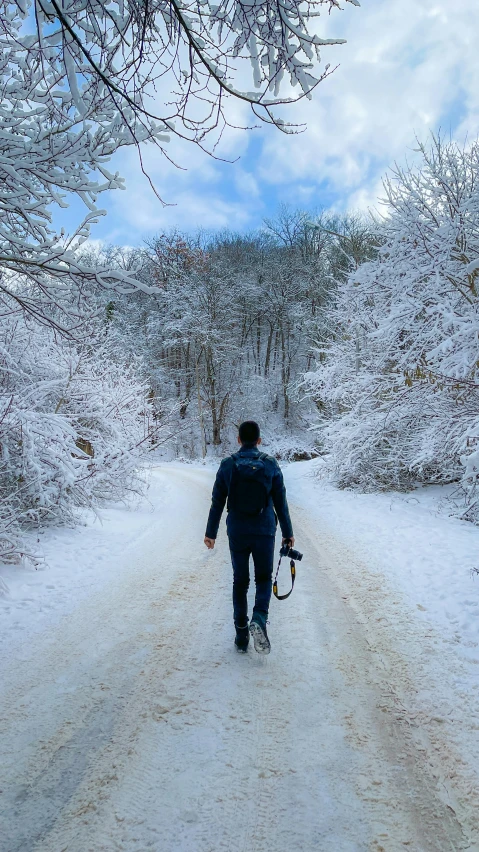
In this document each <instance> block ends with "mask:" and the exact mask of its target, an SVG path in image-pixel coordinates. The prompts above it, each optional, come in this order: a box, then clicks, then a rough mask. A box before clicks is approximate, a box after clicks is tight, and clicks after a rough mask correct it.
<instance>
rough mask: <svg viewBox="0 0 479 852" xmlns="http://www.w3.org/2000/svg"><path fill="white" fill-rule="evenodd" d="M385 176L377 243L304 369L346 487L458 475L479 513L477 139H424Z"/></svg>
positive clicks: (469, 510)
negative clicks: (412, 163) (413, 157)
mask: <svg viewBox="0 0 479 852" xmlns="http://www.w3.org/2000/svg"><path fill="white" fill-rule="evenodd" d="M420 154H421V157H422V162H421V164H420V166H419V167H418V168H406V169H402V168H398V167H396V169H395V171H394V172H393V173H392V175H391V176H390V177H389V179H388V180H387V181H386V183H385V189H386V199H385V204H386V215H385V217H384V218H383V219H382V220H381V221H380V222H378V223H377V242H378V245H379V246H380V248H379V249H378V251H377V256H376V258H375V259H373V260H372V261H369V262H367V263H364V264H362V265H361V266H360V267H359V268H358V269H357V270H356V271H354V272H353V273H352V274H351V275H350V276H349V278H348V279H347V280H346V281H343V282H339V285H338V295H337V300H336V304H335V306H334V308H332V309H331V312H330V319H331V321H332V322H334V325H335V333H334V336H333V338H332V339H331V340H330V342H329V344H328V345H327V346H325V347H324V348H323V349H322V351H320V352H318V363H317V369H316V370H315V371H313V372H311V373H309V374H308V375H307V376H306V384H307V386H308V387H309V390H310V392H311V394H312V395H313V397H314V399H315V401H316V404H317V407H318V411H319V414H320V427H319V436H318V437H319V441H320V443H321V444H322V446H323V448H324V450H325V451H327V452H328V454H329V455H328V464H329V467H330V469H331V470H332V471H333V473H334V475H335V478H336V481H337V482H338V483H339V484H340V485H342V486H355V485H357V486H360V487H362V488H367V489H376V488H409V487H411V486H412V485H413V484H414V482H416V481H421V482H425V483H432V482H435V483H440V482H450V481H455V480H457V481H460V483H461V487H462V488H463V489H464V492H465V495H466V510H465V513H464V516H466V517H469V518H471V519H474V520H476V521H478V520H479V501H478V498H479V495H478V494H477V488H478V477H479V381H478V378H479V334H478V329H479V323H478V319H479V317H478V291H477V283H478V276H479V183H478V178H479V144H478V143H475V144H474V145H471V146H470V147H468V148H465V149H460V148H459V147H458V146H457V145H456V144H454V143H450V144H443V142H442V141H441V140H440V139H436V140H434V141H433V144H432V145H431V146H430V148H429V149H427V148H425V147H423V146H421V148H420Z"/></svg>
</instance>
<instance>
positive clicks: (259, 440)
mask: <svg viewBox="0 0 479 852" xmlns="http://www.w3.org/2000/svg"><path fill="white" fill-rule="evenodd" d="M260 444H261V438H258V440H257V442H256V445H257V446H258V447H259V445H260Z"/></svg>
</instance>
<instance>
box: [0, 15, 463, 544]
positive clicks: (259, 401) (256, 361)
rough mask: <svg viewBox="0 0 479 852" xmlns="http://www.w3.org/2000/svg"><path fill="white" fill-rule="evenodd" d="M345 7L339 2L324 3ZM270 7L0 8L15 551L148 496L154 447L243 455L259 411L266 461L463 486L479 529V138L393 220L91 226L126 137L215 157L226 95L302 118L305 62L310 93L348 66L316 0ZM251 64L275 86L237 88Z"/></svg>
mask: <svg viewBox="0 0 479 852" xmlns="http://www.w3.org/2000/svg"><path fill="white" fill-rule="evenodd" d="M350 2H351V3H353V4H354V5H357V3H356V0H350ZM154 5H155V4H154ZM322 5H325V6H327V7H328V10H329V11H332V10H334V9H335V7H336V6H337V5H338V4H337V3H335V2H328V3H324V2H323V0H321V2H319V3H316V4H310V6H311V9H310V12H311V16H313V15H314V9H313V7H314V6H322ZM286 7H287V12H286V11H285V9H286ZM255 8H256V7H254V6H244V5H242V4H240V3H237V4H232V5H231V6H230V5H227V6H224V7H223V6H214V7H213V6H211V9H210V11H209V13H208V15H207V16H206V17H205V15H206V12H205V9H206V5H205V9H203V6H202V7H196V6H195V5H194V4H184V8H183V7H180V6H178V7H177V6H176V5H174V4H173V5H172V4H166V5H164V6H162V5H161V4H156V5H155V9H154V10H153V9H152V10H150V12H149V13H146V12H145V14H143V11H142V9H141V8H140V7H139V6H136V5H135V4H129V3H127V4H116V3H112V4H109V6H108V8H107V5H105V4H102V3H99V2H89V3H87V4H84V3H80V2H71V3H68V4H63V5H62V7H59V6H58V5H57V3H56V2H55V0H50V2H48V3H35V4H34V7H30V6H29V5H28V4H25V5H23V4H9V3H4V4H2V15H1V20H2V30H1V38H2V49H3V52H4V53H3V55H4V63H3V66H2V71H1V73H2V75H3V93H4V104H3V107H2V118H1V121H2V133H1V134H0V170H1V176H2V190H1V196H0V197H1V205H2V213H1V220H0V240H1V255H0V264H1V272H0V276H1V277H0V299H1V304H2V312H1V316H0V340H1V364H2V370H1V400H0V411H1V414H0V445H1V469H0V492H1V504H0V505H1V512H0V522H1V530H0V541H1V548H2V557H3V558H4V559H6V560H9V559H16V558H18V557H19V555H21V554H23V553H24V545H23V544H22V532H23V531H24V530H25V529H32V528H35V527H38V526H42V525H45V524H64V523H73V522H74V521H75V519H76V518H77V510H78V509H82V508H86V507H88V508H94V507H95V506H97V505H98V504H99V503H100V502H101V501H104V500H111V499H114V500H119V499H123V498H125V497H128V495H132V494H138V493H141V491H142V489H143V488H144V483H143V479H144V476H143V472H144V469H145V466H147V465H148V460H149V459H152V458H158V457H159V455H161V457H163V458H179V457H180V458H183V459H190V460H191V459H196V458H200V459H201V458H205V457H207V456H208V457H213V458H216V457H220V456H221V455H224V454H226V453H228V452H230V451H231V449H232V448H233V447H234V443H235V438H236V429H237V426H238V423H239V422H240V421H241V420H242V419H245V418H253V417H254V419H257V420H259V421H260V422H261V425H262V429H263V434H264V440H265V446H266V448H267V449H268V450H269V452H271V453H273V454H274V455H276V456H277V457H278V458H279V459H283V460H290V459H303V458H310V457H311V456H312V455H318V456H321V457H322V458H323V460H324V468H323V469H324V471H325V474H328V475H329V476H331V478H332V480H333V481H334V482H335V483H336V484H337V485H339V486H340V487H356V488H361V489H366V490H376V489H381V490H383V489H400V490H405V489H410V488H414V486H415V484H416V483H422V484H428V483H436V484H437V483H455V484H456V485H457V488H456V490H455V491H454V494H455V499H456V502H455V508H454V511H456V512H458V513H459V514H460V515H461V517H464V518H466V519H468V520H472V521H478V520H479V494H478V493H477V476H478V465H479V455H478V453H479V449H478V441H479V396H478V391H477V389H478V378H477V371H478V367H479V352H478V334H477V320H476V311H477V286H476V281H477V276H478V275H479V241H478V240H479V187H478V166H479V145H478V144H476V143H474V144H472V143H469V144H468V145H467V146H465V147H464V148H461V147H460V146H458V145H457V144H455V143H454V142H447V141H445V140H444V139H442V138H441V137H437V138H436V137H433V138H432V139H431V141H430V142H426V143H425V144H423V145H419V148H418V150H417V151H416V152H415V155H414V158H413V163H412V164H411V166H408V167H406V166H404V167H403V166H396V167H394V168H392V170H391V172H390V173H389V175H387V176H386V178H385V182H384V197H383V198H382V199H381V200H380V202H379V203H378V211H379V212H377V213H375V214H374V215H373V214H365V213H358V212H357V211H354V210H352V211H346V212H344V211H343V212H338V211H337V210H332V211H331V210H327V209H326V210H324V209H321V205H320V204H318V205H317V206H316V208H315V209H311V210H303V209H294V208H292V207H287V206H283V207H281V208H280V209H279V210H278V211H277V213H276V215H275V216H273V217H272V218H269V219H265V221H264V223H263V225H262V227H260V228H259V229H257V230H256V231H253V232H251V233H244V232H234V231H233V230H232V231H220V232H212V231H205V230H201V229H198V230H197V231H196V232H194V233H192V232H180V231H178V230H173V229H171V230H166V231H165V232H164V233H159V234H157V236H156V237H154V238H148V239H147V240H145V241H144V243H143V244H142V245H140V246H137V247H133V248H132V247H130V246H123V245H98V242H97V241H92V240H91V237H92V232H91V226H92V225H94V224H95V222H97V221H98V217H99V216H100V215H103V212H104V211H102V210H100V209H99V208H98V206H97V202H98V198H99V197H100V196H101V194H102V193H104V192H106V191H111V190H115V189H119V188H121V187H122V178H121V176H120V175H119V174H118V173H116V172H112V171H110V170H109V168H108V167H107V164H108V163H109V162H110V160H112V158H114V154H115V152H116V151H118V150H119V149H121V148H122V147H124V146H128V145H130V146H133V147H136V148H137V150H138V156H139V157H141V144H143V143H148V144H154V145H156V146H157V148H158V152H159V155H161V156H163V155H166V156H169V154H168V151H167V146H168V144H170V142H171V140H172V139H173V142H174V140H175V138H181V139H182V140H184V139H186V140H187V141H189V142H190V143H191V144H192V145H200V146H202V147H206V148H207V140H208V138H209V134H212V135H213V137H214V139H215V140H217V139H218V138H220V137H221V133H222V132H223V130H224V129H225V128H227V127H228V123H229V119H228V111H227V109H226V107H225V102H227V100H228V98H230V99H234V98H242V99H243V100H244V101H246V102H247V103H248V104H249V106H250V107H251V109H252V111H253V113H254V115H255V116H256V117H259V119H260V120H264V121H267V122H269V123H273V124H274V125H276V128H277V131H278V132H286V133H288V132H295V128H294V126H291V127H290V126H288V125H287V124H286V123H285V122H284V120H283V119H282V118H279V117H278V115H277V112H276V111H277V109H280V108H281V107H283V106H284V105H285V104H287V103H288V98H281V96H280V94H279V92H280V84H281V85H283V83H284V81H283V83H282V80H283V77H284V78H285V80H286V81H287V82H288V85H289V86H292V85H299V88H300V91H301V94H300V95H299V97H300V98H302V97H309V96H310V95H311V91H312V89H313V88H315V86H316V85H317V84H318V83H319V82H322V81H323V80H324V79H325V78H326V77H327V76H328V73H329V70H328V66H326V68H325V70H324V71H319V72H318V73H317V74H316V76H314V75H313V73H312V70H313V69H314V65H315V63H316V64H317V62H318V61H319V58H320V49H322V48H323V47H324V46H325V45H328V46H334V45H335V44H337V43H339V41H338V40H332V39H326V40H324V39H323V40H322V39H320V38H319V37H318V36H316V35H315V36H309V35H308V32H307V29H306V26H307V23H308V17H307V16H306V17H305V16H304V14H303V13H302V12H301V11H300V9H299V5H297V4H296V3H294V2H291V3H290V4H286V6H285V5H283V4H279V5H278V6H275V5H274V4H273V5H272V7H271V18H270V19H268V20H269V24H268V26H266V23H265V22H264V21H263V19H262V18H261V14H260V13H259V12H258V13H255V11H254V10H255ZM33 12H34V13H35V14H33ZM255 14H257V17H255ZM275 16H276V17H275ZM278 20H280V21H281V27H280V29H278V27H277V26H276V24H277V21H278ZM225 28H226V30H227V31H228V32H229V36H230V40H229V41H228V39H226V40H223V41H222V38H223V37H222V35H221V33H222V31H223V29H225ZM280 31H281V32H280ZM165 33H166V35H165ZM278 33H280V35H278ZM218 39H219V41H218ZM218 44H220V45H221V50H220V48H219V47H218ZM293 45H294V49H293V47H292V46H293ZM146 47H148V49H149V54H148V55H149V59H148V61H147V62H146V61H145V59H144V55H145V50H146ZM120 55H121V56H122V57H123V60H122V63H120V65H119V66H118V69H117V67H116V66H115V65H114V62H113V59H114V57H117V56H120ZM238 56H239V57H242V58H243V59H244V60H245V61H247V63H248V67H250V66H252V68H253V77H254V85H255V87H256V93H251V92H248V91H246V90H244V91H243V89H241V88H239V86H240V83H241V80H239V81H238V82H235V80H234V69H233V65H232V58H236V57H238ZM301 57H302V58H301ZM308 69H309V70H308ZM167 74H170V75H173V79H174V83H173V89H174V92H175V98H176V100H175V101H174V102H173V103H170V113H171V114H168V116H167V117H160V116H159V115H157V114H156V113H155V112H154V111H153V107H154V105H153V106H152V105H151V99H152V88H151V87H152V85H153V82H154V81H156V82H157V83H161V85H163V84H164V81H165V75H167ZM155 75H156V76H155ZM153 100H154V99H153ZM289 100H291V99H289ZM192 104H193V107H192V106H191V105H192ZM200 108H203V109H204V110H205V112H204V114H203V115H200V112H198V110H199V109H200ZM214 144H216V143H215V142H212V143H211V150H214ZM207 150H209V149H208V148H207ZM145 179H148V176H146V178H145ZM152 192H156V193H157V194H158V191H157V189H156V188H155V187H152ZM73 197H76V198H77V199H79V200H80V201H81V202H82V203H83V204H84V205H85V208H86V215H85V217H84V219H83V220H82V221H81V222H80V224H79V226H78V228H77V229H76V231H75V232H74V233H73V234H70V235H67V234H66V233H65V232H64V231H63V230H60V231H58V230H56V229H55V228H54V226H53V224H52V209H53V208H60V209H62V208H65V207H67V206H68V204H69V203H70V201H71V199H72V198H73ZM158 203H161V199H160V198H159V197H158Z"/></svg>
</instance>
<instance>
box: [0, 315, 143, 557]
mask: <svg viewBox="0 0 479 852" xmlns="http://www.w3.org/2000/svg"><path fill="white" fill-rule="evenodd" d="M148 415H149V403H148V399H147V387H146V385H145V384H144V383H143V382H142V381H141V380H140V379H139V378H138V376H137V375H136V371H135V369H134V368H132V367H127V366H125V365H124V364H122V363H121V362H119V361H117V360H116V359H115V352H114V351H112V346H111V344H110V343H108V341H105V340H104V341H103V342H100V343H97V344H93V343H90V344H88V345H87V344H83V345H81V346H79V345H78V344H75V343H73V342H68V341H66V340H65V339H62V338H60V339H58V338H56V337H55V334H54V332H53V331H52V330H51V329H49V328H46V327H42V326H40V325H38V324H37V323H34V322H28V321H26V320H25V318H24V317H22V316H20V317H17V318H4V319H2V321H1V323H0V547H1V549H2V553H1V558H8V557H12V556H13V555H15V554H18V552H19V551H20V550H21V545H20V543H19V540H18V533H19V531H20V530H21V529H23V528H25V527H32V526H37V525H42V524H46V523H65V522H72V521H73V520H74V510H75V509H76V508H78V507H94V506H95V505H98V503H99V501H101V500H103V499H111V498H115V499H119V498H121V497H123V496H125V494H127V492H129V491H131V490H132V489H133V490H137V489H138V487H139V484H140V481H139V477H138V473H137V466H138V459H139V456H140V455H141V453H142V448H143V447H144V446H145V443H146V442H147V441H148V440H149V427H148Z"/></svg>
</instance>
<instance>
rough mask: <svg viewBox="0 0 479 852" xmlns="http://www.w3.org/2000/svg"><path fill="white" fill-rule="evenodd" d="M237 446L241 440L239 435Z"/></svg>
mask: <svg viewBox="0 0 479 852" xmlns="http://www.w3.org/2000/svg"><path fill="white" fill-rule="evenodd" d="M238 444H241V438H240V436H239V435H238Z"/></svg>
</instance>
